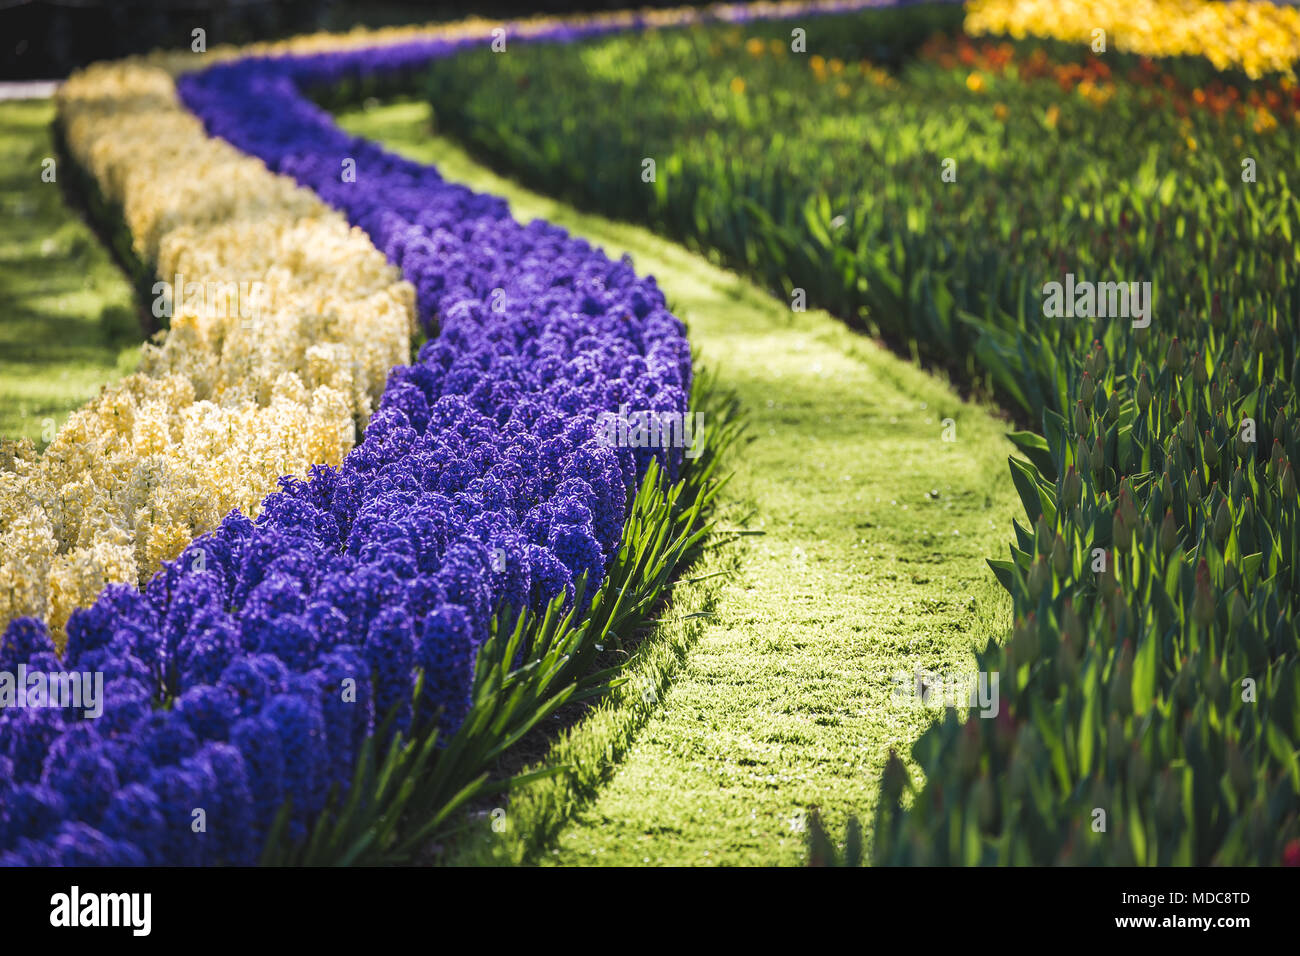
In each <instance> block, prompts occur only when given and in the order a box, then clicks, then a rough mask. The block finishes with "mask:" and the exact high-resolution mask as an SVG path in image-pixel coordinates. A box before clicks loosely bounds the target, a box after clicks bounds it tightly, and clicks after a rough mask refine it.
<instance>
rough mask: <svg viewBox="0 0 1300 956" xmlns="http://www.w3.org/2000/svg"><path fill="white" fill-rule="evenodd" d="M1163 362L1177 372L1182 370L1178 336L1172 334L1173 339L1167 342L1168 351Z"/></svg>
mask: <svg viewBox="0 0 1300 956" xmlns="http://www.w3.org/2000/svg"><path fill="white" fill-rule="evenodd" d="M1165 364H1166V365H1168V366H1169V367H1170V368H1171V369H1173V370H1174V371H1175V372H1177V373H1179V374H1181V373H1182V371H1183V347H1182V345H1181V344H1179V342H1178V336H1174V340H1173V341H1172V342H1170V343H1169V351H1168V352H1167V353H1166V354H1165Z"/></svg>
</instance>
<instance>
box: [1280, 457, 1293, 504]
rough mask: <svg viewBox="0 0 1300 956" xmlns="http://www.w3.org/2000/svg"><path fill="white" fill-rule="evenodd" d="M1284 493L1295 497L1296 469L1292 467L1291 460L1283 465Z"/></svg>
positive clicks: (1289, 496)
mask: <svg viewBox="0 0 1300 956" xmlns="http://www.w3.org/2000/svg"><path fill="white" fill-rule="evenodd" d="M1282 494H1284V495H1286V496H1287V497H1288V498H1294V497H1295V469H1294V468H1292V467H1291V462H1290V461H1287V462H1286V463H1284V464H1283V466H1282Z"/></svg>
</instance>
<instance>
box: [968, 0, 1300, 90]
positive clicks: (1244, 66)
mask: <svg viewBox="0 0 1300 956" xmlns="http://www.w3.org/2000/svg"><path fill="white" fill-rule="evenodd" d="M1094 30H1105V31H1106V43H1107V48H1108V49H1109V48H1110V47H1111V46H1113V47H1114V48H1115V49H1117V50H1122V51H1124V52H1128V53H1140V54H1143V55H1146V56H1162V57H1163V56H1182V55H1194V56H1195V55H1199V56H1204V57H1205V58H1207V59H1208V60H1209V61H1210V62H1211V63H1213V64H1214V65H1215V67H1216V68H1218V69H1220V70H1226V69H1228V68H1230V67H1235V68H1237V69H1240V70H1242V71H1243V72H1245V73H1246V74H1247V75H1249V76H1251V77H1254V78H1258V77H1261V76H1263V75H1264V74H1266V73H1283V74H1286V75H1293V70H1294V67H1295V63H1296V61H1297V60H1298V59H1300V8H1296V7H1294V6H1281V5H1278V4H1273V3H1266V2H1263V0H1227V2H1222V3H1219V2H1215V3H1210V2H1206V0H969V2H968V3H967V4H966V32H967V33H971V34H980V33H992V34H1006V35H1009V36H1013V37H1016V38H1017V39H1020V38H1024V37H1026V36H1040V37H1051V38H1054V39H1058V40H1065V41H1067V42H1077V43H1081V44H1091V43H1092V42H1093V39H1094V35H1093V31H1094Z"/></svg>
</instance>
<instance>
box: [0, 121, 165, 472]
mask: <svg viewBox="0 0 1300 956" xmlns="http://www.w3.org/2000/svg"><path fill="white" fill-rule="evenodd" d="M53 119H54V102H53V101H52V100H18V101H12V102H5V103H0V220H2V221H3V222H4V229H3V231H0V439H6V438H9V439H12V438H30V439H32V441H34V442H36V444H37V446H38V447H44V445H45V444H46V443H47V440H48V438H49V437H52V435H53V431H54V430H55V429H56V428H57V427H59V426H61V425H62V424H63V422H64V421H65V420H66V419H67V416H68V413H69V412H71V411H73V410H74V409H76V408H77V407H78V406H80V405H81V404H82V403H84V402H85V401H87V400H88V399H90V398H92V397H94V395H96V394H97V393H98V392H99V389H100V387H101V386H103V385H106V384H108V383H109V382H113V381H116V380H117V379H119V378H122V377H123V376H124V375H128V374H130V373H131V372H133V371H135V367H136V363H137V361H138V359H139V349H140V342H141V340H142V339H143V337H144V336H143V333H142V332H141V330H140V326H139V323H138V321H137V319H136V317H135V303H134V298H133V295H132V290H131V286H130V285H129V284H128V282H127V280H126V277H125V276H124V275H123V274H122V273H121V272H120V271H119V270H118V268H117V267H116V265H114V263H113V260H112V257H111V256H110V255H109V253H108V250H106V249H105V248H103V247H102V246H101V245H100V244H99V240H98V239H97V238H96V237H95V234H94V233H93V232H91V230H90V228H89V227H88V226H87V225H86V224H85V222H84V221H83V220H82V219H81V218H80V216H79V215H78V214H77V212H76V211H75V210H73V209H70V208H69V207H68V206H67V204H66V203H65V202H64V196H63V190H62V188H61V185H60V183H59V182H58V181H57V179H56V181H55V182H44V181H42V179H41V173H42V163H43V161H44V160H45V159H46V158H54V145H53V142H52V141H51V136H50V123H51V122H52V121H53ZM54 170H55V176H56V177H59V176H62V175H63V173H64V171H63V170H60V169H59V168H58V166H57V165H56V166H55V167H54Z"/></svg>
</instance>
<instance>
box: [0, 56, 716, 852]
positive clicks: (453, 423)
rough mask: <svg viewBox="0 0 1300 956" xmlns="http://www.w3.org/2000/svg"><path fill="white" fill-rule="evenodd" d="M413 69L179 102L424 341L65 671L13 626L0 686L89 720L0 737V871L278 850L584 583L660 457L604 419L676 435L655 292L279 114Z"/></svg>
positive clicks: (577, 243)
mask: <svg viewBox="0 0 1300 956" xmlns="http://www.w3.org/2000/svg"><path fill="white" fill-rule="evenodd" d="M417 47H418V49H417V48H412V49H408V50H406V51H404V52H402V53H400V54H398V55H396V56H395V55H394V51H393V50H391V49H389V50H385V49H377V50H362V51H353V52H349V53H347V54H332V55H318V56H313V57H306V58H297V59H291V58H281V59H277V60H247V61H241V62H238V63H232V64H230V65H226V66H220V67H216V68H213V69H211V70H208V71H206V72H204V73H200V74H196V75H193V76H191V77H188V78H187V79H186V81H184V82H183V84H182V91H183V95H184V98H185V101H186V103H187V104H188V105H189V106H190V108H191V109H193V110H194V111H195V112H196V113H198V114H199V115H200V117H202V119H203V120H204V121H205V123H206V124H207V125H208V127H209V129H210V130H211V131H212V132H213V133H215V134H217V135H221V136H223V137H225V138H226V139H229V140H230V141H231V142H233V143H234V144H235V145H237V146H239V147H241V148H242V149H245V150H246V151H248V152H250V153H253V154H254V155H257V156H259V157H261V158H262V159H263V160H265V161H266V163H267V164H268V166H270V167H271V168H272V169H275V170H277V171H280V172H284V173H287V174H290V175H292V176H294V177H295V178H296V179H297V180H298V181H299V182H300V183H302V184H304V185H306V186H309V187H311V188H313V189H315V190H316V191H317V192H318V193H320V195H321V196H322V197H324V198H325V199H326V200H327V201H328V202H330V203H331V204H333V205H335V206H336V207H338V208H339V209H341V210H343V211H344V212H345V213H346V215H347V216H348V218H349V219H350V220H351V221H352V222H353V223H355V224H357V225H360V226H361V227H362V228H363V229H365V230H366V231H367V232H368V233H369V234H370V236H371V237H372V239H373V241H374V242H375V244H376V246H378V247H379V248H381V249H383V250H384V252H385V253H386V254H387V255H388V256H389V257H390V258H391V259H392V261H394V262H395V263H397V264H399V265H400V267H401V268H402V271H403V273H404V274H405V276H406V277H407V278H408V279H410V280H411V281H412V282H413V284H414V285H415V286H416V288H417V289H418V295H419V299H418V301H419V305H420V310H421V315H422V317H423V318H424V319H425V320H426V321H428V322H430V323H431V324H432V323H433V321H434V320H435V319H436V325H437V328H438V330H439V335H438V337H437V338H436V339H435V340H433V341H431V342H430V343H429V344H427V345H426V346H425V347H424V348H423V349H422V350H421V351H420V354H419V358H418V361H417V362H416V363H415V364H414V365H412V366H409V367H399V368H396V369H394V370H393V371H392V373H391V375H390V378H389V381H388V385H387V389H386V391H385V393H384V396H383V399H382V401H381V403H380V407H379V409H378V411H377V412H376V413H375V415H374V416H373V417H372V419H371V421H370V423H369V425H368V427H367V429H366V433H365V436H364V440H363V441H362V442H361V444H360V445H358V446H357V448H356V449H354V450H353V451H352V452H351V453H350V454H349V455H348V457H347V459H346V460H345V461H344V463H343V465H342V466H341V467H339V468H337V469H330V468H324V467H318V468H316V469H314V470H313V473H312V475H311V477H310V479H309V480H307V481H301V480H293V479H283V480H282V482H281V486H282V490H281V491H279V492H277V493H275V494H272V495H270V496H268V498H267V499H266V501H265V503H264V507H263V511H262V513H261V515H260V516H259V517H258V519H257V520H256V521H255V522H254V521H249V520H248V519H247V518H245V517H243V516H242V515H240V514H238V513H232V514H231V515H230V516H228V517H227V518H226V519H225V521H224V522H223V523H222V524H221V526H220V527H219V528H218V529H217V530H216V531H214V532H212V533H211V534H209V535H205V536H203V537H202V538H200V539H198V540H196V541H194V542H193V543H192V544H191V545H190V546H189V548H187V550H186V551H185V553H184V554H183V555H182V556H181V557H180V558H179V559H178V560H177V561H175V562H172V563H170V564H168V565H166V566H165V568H164V570H163V571H162V572H160V573H159V574H158V575H157V576H156V577H155V578H154V579H153V580H152V581H151V582H150V583H149V584H148V586H147V587H146V588H145V589H144V591H143V592H138V591H136V590H135V589H134V588H131V587H128V586H125V585H114V586H110V587H108V588H106V589H105V590H104V592H103V593H102V594H101V596H100V598H99V599H98V600H97V601H96V603H95V604H94V606H92V607H90V608H87V609H83V610H80V611H77V612H75V613H74V614H73V615H72V617H71V619H70V620H69V622H68V626H67V631H68V644H67V647H66V649H65V653H64V656H63V659H62V660H60V659H58V658H57V657H56V656H55V654H54V648H53V645H52V644H51V642H50V640H49V638H48V637H47V635H46V634H45V632H44V629H43V626H42V625H41V624H40V622H38V621H35V620H32V619H20V620H17V621H15V622H13V623H12V624H11V625H10V627H9V628H8V630H7V631H6V633H5V635H4V638H3V640H0V671H8V672H11V673H12V672H15V671H16V670H17V668H18V665H20V664H25V665H26V666H27V668H28V669H29V670H31V671H43V672H60V671H69V670H75V671H83V672H100V673H102V674H103V677H104V680H105V682H106V685H105V689H104V700H103V715H102V717H100V718H99V719H86V718H84V717H83V716H82V714H81V713H80V712H75V713H74V712H70V711H67V710H62V709H57V708H49V707H26V708H6V709H4V710H3V711H0V854H2V855H0V862H3V863H5V864H10V865H13V864H24V863H26V864H57V863H65V864H133V863H165V864H206V863H234V864H246V863H250V862H253V861H254V860H255V859H256V858H257V855H258V853H259V852H260V850H261V848H262V845H263V843H264V841H265V838H266V835H267V832H268V830H269V827H270V825H271V823H272V821H273V819H274V816H275V814H276V812H277V811H278V809H279V807H280V806H281V804H282V803H283V802H284V800H285V799H286V798H292V801H293V804H292V805H293V816H292V821H291V824H290V827H291V833H292V834H293V835H294V836H297V837H301V836H302V835H303V834H305V832H306V827H307V825H308V823H309V821H311V820H313V819H315V817H316V816H317V815H319V812H320V810H321V809H322V808H323V806H324V805H325V801H326V799H327V796H328V793H329V790H330V787H331V786H332V785H334V784H335V783H339V784H343V785H346V782H347V781H348V779H349V778H350V776H351V772H352V768H353V766H354V764H355V761H356V757H357V754H358V752H359V748H360V747H361V745H362V743H363V742H364V741H365V739H366V738H367V736H369V735H370V734H371V733H372V732H373V731H374V729H375V726H376V722H377V720H381V719H382V718H383V717H384V715H386V714H388V713H389V712H391V711H392V710H394V709H395V710H396V712H397V714H398V717H397V727H399V728H406V727H408V726H410V724H411V723H412V722H413V721H420V722H421V724H422V725H423V724H424V723H426V722H428V723H432V722H436V723H437V724H438V725H439V726H440V729H441V730H442V731H443V732H444V733H449V732H454V730H455V729H456V728H457V726H458V725H459V723H460V721H461V720H463V718H464V716H465V714H466V712H467V711H468V708H469V706H470V690H471V682H472V675H473V667H474V661H475V656H476V653H477V649H478V647H479V646H480V645H481V643H482V642H483V641H484V640H485V639H486V637H487V636H488V633H489V622H490V619H491V617H492V615H493V614H495V613H498V612H500V611H502V610H503V609H505V608H512V609H515V610H518V609H520V608H524V607H527V608H530V609H532V610H534V611H539V610H541V609H543V608H544V606H545V604H546V603H547V602H548V601H549V599H551V598H552V597H553V596H555V595H558V594H560V593H566V594H567V595H569V600H571V599H572V594H573V589H574V584H575V581H576V580H577V579H578V578H579V577H580V576H583V575H585V576H586V577H587V580H588V581H589V582H596V583H598V582H599V581H600V580H602V579H603V576H604V574H605V570H606V566H607V564H608V562H609V560H610V557H611V556H612V555H613V554H614V552H615V551H616V549H617V548H618V545H619V540H620V536H621V532H622V527H623V522H624V517H625V510H626V505H627V500H628V496H629V494H631V493H632V492H633V491H634V490H635V487H636V484H637V481H638V476H639V475H642V474H644V470H645V468H646V467H647V466H648V463H649V460H650V457H651V456H652V455H658V456H660V458H661V462H662V463H663V464H665V465H666V466H667V467H668V470H669V471H670V473H675V472H676V470H677V467H678V466H679V464H680V457H681V451H680V449H678V450H673V451H671V452H669V451H663V450H658V451H656V450H654V449H636V450H632V449H618V448H609V447H606V446H605V444H603V443H602V442H601V441H600V436H599V434H598V430H597V427H596V420H597V416H598V415H599V414H600V413H601V412H603V411H607V410H608V409H612V408H618V407H620V406H621V405H630V406H631V407H636V408H642V409H647V410H655V411H661V412H665V413H678V414H680V413H684V412H685V411H686V403H687V396H688V392H689V388H690V376H691V365H690V351H689V347H688V345H687V342H686V337H685V333H684V329H683V327H682V325H681V323H680V322H679V321H678V320H677V319H676V318H674V317H673V316H672V315H670V314H669V313H668V311H667V310H666V308H665V304H664V298H663V295H662V293H661V292H660V291H659V289H658V288H657V286H656V285H655V283H654V281H653V279H650V278H638V277H637V276H636V275H635V274H634V272H633V270H632V268H631V266H630V264H629V263H628V262H627V261H622V262H613V261H611V260H610V259H608V258H607V257H606V256H605V255H604V254H603V253H601V252H599V251H598V250H595V249H593V248H592V247H591V246H590V245H588V244H587V243H586V242H583V241H581V240H578V239H574V238H572V237H570V236H569V235H568V234H567V233H565V232H564V230H562V229H559V228H557V227H555V226H551V225H549V224H547V223H544V222H533V223H531V224H530V225H527V226H524V225H520V224H519V223H517V222H515V221H514V220H513V219H512V218H511V217H510V215H509V213H508V211H507V207H506V204H505V203H504V202H503V201H502V200H500V199H497V198H494V197H491V196H485V195H480V194H475V193H473V192H471V191H469V190H468V189H465V188H463V187H460V186H455V185H451V184H448V183H446V182H444V181H443V180H442V178H441V177H440V176H439V175H438V173H437V172H436V171H435V170H434V169H433V168H431V167H428V166H422V165H419V164H417V163H413V162H409V161H406V160H403V159H400V158H398V157H396V156H393V155H390V154H388V153H386V152H384V151H383V150H382V149H380V148H379V147H377V146H375V145H373V144H371V143H368V142H365V141H363V140H358V139H355V138H352V137H349V136H347V135H346V134H344V133H343V132H341V131H340V130H339V129H338V128H337V127H336V126H335V125H334V124H333V122H332V121H331V120H330V118H329V117H328V116H327V115H326V114H324V113H322V112H321V111H320V110H318V109H316V108H315V107H314V106H312V105H311V104H310V103H309V102H308V101H307V100H306V99H305V98H304V97H303V96H302V95H301V94H300V92H299V84H302V83H306V82H311V83H319V82H322V81H327V80H329V79H330V78H332V77H337V76H340V75H342V73H341V72H340V71H341V70H353V69H361V70H377V69H385V68H393V67H394V65H397V64H400V65H403V66H405V65H410V64H411V63H412V62H414V61H415V60H416V59H418V58H419V57H424V58H426V59H427V58H428V57H430V56H435V55H445V54H446V53H448V52H450V51H451V50H452V49H453V47H452V46H451V45H448V44H443V45H438V44H419V45H417ZM343 156H347V157H350V158H352V159H354V160H355V162H356V167H357V169H358V171H359V172H358V176H357V180H356V182H355V183H343V182H341V181H340V176H339V170H340V159H339V158H340V157H343ZM588 593H590V590H589V592H588ZM417 670H422V671H423V673H424V675H425V676H424V693H423V695H422V697H421V708H422V710H423V711H424V712H423V713H420V714H413V713H412V712H411V704H410V701H411V698H412V694H413V681H414V676H415V674H416V672H417ZM198 810H202V811H203V812H202V815H201V819H202V822H203V826H202V828H201V832H196V821H198V820H199V819H200V816H199V815H198V814H196V811H198Z"/></svg>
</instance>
